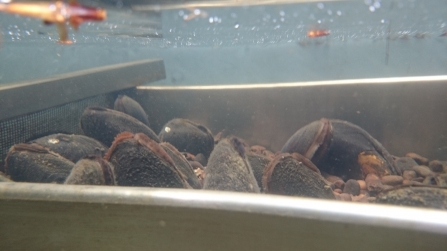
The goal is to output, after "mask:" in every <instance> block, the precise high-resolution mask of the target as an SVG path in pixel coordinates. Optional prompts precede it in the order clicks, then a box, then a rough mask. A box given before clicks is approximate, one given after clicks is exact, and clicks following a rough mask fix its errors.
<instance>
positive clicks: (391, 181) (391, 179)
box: [382, 175, 404, 186]
mask: <svg viewBox="0 0 447 251" xmlns="http://www.w3.org/2000/svg"><path fill="white" fill-rule="evenodd" d="M403 181H404V178H402V176H399V175H388V176H383V177H382V184H384V185H389V186H398V185H401V184H402V182H403Z"/></svg>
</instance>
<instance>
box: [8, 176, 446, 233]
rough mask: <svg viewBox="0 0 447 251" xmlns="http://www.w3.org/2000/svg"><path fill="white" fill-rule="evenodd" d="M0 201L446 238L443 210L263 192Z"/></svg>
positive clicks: (135, 191) (39, 187) (30, 192)
mask: <svg viewBox="0 0 447 251" xmlns="http://www.w3.org/2000/svg"><path fill="white" fill-rule="evenodd" d="M0 200H1V201H2V203H8V201H46V202H70V203H96V204H120V205H142V206H152V207H158V208H166V207H171V208H188V209H204V210H213V211H224V212H239V213H254V214H261V215H267V216H279V217H292V218H302V219H308V220H311V221H319V222H339V223H344V224H348V225H362V226H374V227H380V228H391V229H401V230H410V231H418V232H427V233H434V234H441V235H447V212H444V211H441V210H434V209H425V208H412V207H402V206H391V205H377V204H363V203H353V202H340V201H330V200H323V199H312V198H300V197H286V196H278V195H266V194H248V193H236V192H222V191H205V190H187V189H170V188H147V187H110V186H85V185H59V184H39V183H12V182H3V183H0Z"/></svg>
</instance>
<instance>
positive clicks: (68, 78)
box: [0, 59, 166, 120]
mask: <svg viewBox="0 0 447 251" xmlns="http://www.w3.org/2000/svg"><path fill="white" fill-rule="evenodd" d="M164 78H166V73H165V67H164V61H163V60H162V59H149V60H140V61H133V62H129V63H122V64H114V65H108V66H102V67H97V68H92V69H87V70H81V71H76V72H71V73H66V74H62V75H57V76H53V77H49V78H46V79H39V80H30V81H26V82H19V83H11V84H5V85H2V86H0V120H6V119H10V118H13V117H16V116H20V115H23V114H28V113H32V112H37V111H41V110H44V109H47V108H50V107H54V106H58V105H63V104H66V103H69V102H73V101H76V100H81V99H84V98H88V97H92V96H95V95H99V94H104V93H108V92H113V91H117V90H123V89H127V88H132V87H135V86H138V85H141V84H144V83H148V82H152V81H157V80H160V79H164ZM18 101H20V102H18Z"/></svg>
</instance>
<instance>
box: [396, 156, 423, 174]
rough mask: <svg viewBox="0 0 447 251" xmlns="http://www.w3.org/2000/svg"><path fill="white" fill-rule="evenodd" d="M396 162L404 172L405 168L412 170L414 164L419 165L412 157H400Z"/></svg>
mask: <svg viewBox="0 0 447 251" xmlns="http://www.w3.org/2000/svg"><path fill="white" fill-rule="evenodd" d="M394 164H395V165H396V166H397V168H398V169H399V170H401V171H402V172H403V171H405V170H412V168H413V166H417V165H418V163H416V161H414V159H412V158H410V157H398V158H396V159H395V160H394Z"/></svg>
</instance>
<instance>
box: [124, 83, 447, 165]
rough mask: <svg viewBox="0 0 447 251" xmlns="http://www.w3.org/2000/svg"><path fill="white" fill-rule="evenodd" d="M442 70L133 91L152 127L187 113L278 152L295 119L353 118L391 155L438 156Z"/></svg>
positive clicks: (441, 154)
mask: <svg viewBox="0 0 447 251" xmlns="http://www.w3.org/2000/svg"><path fill="white" fill-rule="evenodd" d="M446 93H447V76H427V77H408V78H380V79H354V80H335V81H318V82H298V83H278V84H263V85H258V84H254V85H248V84H247V85H235V86H187V87H181V86H178V87H173V86H171V87H161V86H140V87H138V89H137V92H136V93H134V94H132V93H130V94H129V95H133V97H134V98H135V99H137V100H138V101H139V102H140V103H141V104H142V106H143V107H145V108H146V111H147V113H148V116H149V118H151V127H152V129H153V130H155V131H156V132H159V131H160V130H161V128H162V126H163V125H164V124H165V123H167V122H168V121H169V120H171V119H173V118H188V119H191V120H193V121H195V122H197V123H201V124H203V125H205V126H208V128H209V129H211V131H212V132H213V133H214V134H217V133H219V132H220V131H224V135H231V134H233V135H236V136H238V137H241V138H243V139H244V140H246V141H247V142H248V143H249V144H251V145H255V144H259V145H262V146H265V147H267V148H268V149H270V150H272V151H273V152H276V151H279V150H280V149H281V147H282V146H283V145H284V143H285V142H286V141H287V139H288V138H289V137H290V136H291V135H292V134H293V133H294V132H295V131H297V130H298V129H299V128H301V127H302V126H304V125H306V124H308V123H310V122H312V121H314V120H318V119H320V118H322V117H326V118H333V119H342V120H347V121H350V122H352V123H354V124H357V125H359V126H360V127H362V128H363V129H365V130H366V131H368V132H369V133H370V134H371V135H372V136H373V137H375V138H376V139H378V140H379V141H380V142H381V143H382V144H383V145H384V147H385V148H386V149H387V150H388V151H389V152H390V153H391V154H393V155H395V156H403V155H405V154H406V153H407V152H417V153H419V154H421V155H423V156H425V157H428V158H430V159H440V160H445V156H447V138H446V137H444V136H443V135H444V133H445V130H446V129H445V125H446V124H447V110H445V107H447V99H446V97H445V94H446Z"/></svg>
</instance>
